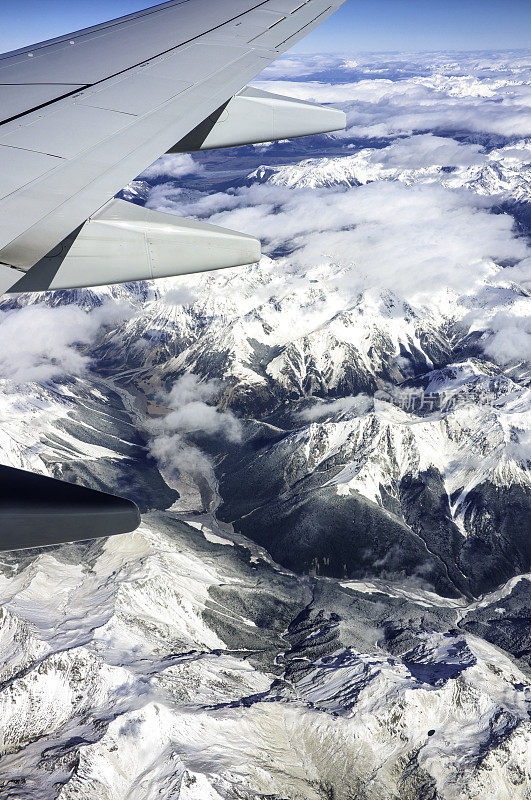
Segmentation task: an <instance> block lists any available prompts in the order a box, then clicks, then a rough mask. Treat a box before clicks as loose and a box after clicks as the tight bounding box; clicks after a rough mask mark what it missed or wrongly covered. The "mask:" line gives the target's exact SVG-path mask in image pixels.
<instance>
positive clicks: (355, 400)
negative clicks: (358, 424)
mask: <svg viewBox="0 0 531 800" xmlns="http://www.w3.org/2000/svg"><path fill="white" fill-rule="evenodd" d="M371 408H372V400H371V398H370V397H368V395H366V394H357V395H354V396H352V397H340V398H338V399H337V400H332V401H331V402H317V403H316V404H315V405H313V406H310V407H309V408H305V409H303V410H302V411H300V412H299V414H298V416H299V417H300V418H301V419H303V420H305V421H306V422H313V421H314V420H317V419H323V418H324V417H331V416H335V415H336V414H346V413H350V414H356V415H361V414H365V413H366V412H367V411H369V410H370V409H371Z"/></svg>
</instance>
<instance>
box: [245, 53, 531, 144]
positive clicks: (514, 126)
mask: <svg viewBox="0 0 531 800" xmlns="http://www.w3.org/2000/svg"><path fill="white" fill-rule="evenodd" d="M432 58H433V60H432V61H431V63H430V61H429V60H427V59H424V60H422V57H421V56H418V57H416V63H415V62H413V63H408V61H407V60H402V61H399V60H397V61H395V62H388V63H387V64H386V63H384V64H382V63H380V64H378V63H373V64H371V63H370V59H369V61H368V62H366V63H365V64H364V63H363V59H361V60H357V61H356V62H354V63H353V62H348V61H347V60H345V61H344V62H343V64H342V65H339V64H338V63H336V64H335V65H334V66H335V72H333V77H334V78H335V80H334V81H333V82H331V81H330V82H329V81H326V80H323V77H324V76H325V75H326V71H324V74H323V71H321V72H319V70H318V69H316V67H317V65H315V64H313V65H312V63H311V62H306V65H305V66H304V62H302V63H299V64H298V65H294V69H295V70H296V73H295V74H297V75H298V76H304V75H307V76H308V77H310V78H311V76H312V73H316V74H317V75H318V76H319V78H318V79H317V80H315V79H314V80H301V79H299V80H293V79H291V78H292V76H290V80H278V78H279V77H280V76H281V73H280V67H279V68H277V72H276V73H274V72H273V73H267V72H266V73H264V76H265V77H267V78H268V80H261V81H258V82H256V83H255V85H256V86H257V87H258V88H261V89H265V90H267V91H272V92H277V93H279V94H286V95H290V96H292V97H296V98H299V99H301V100H311V101H315V102H318V103H336V104H341V107H342V108H343V109H344V110H345V111H346V112H347V130H346V132H344V133H339V134H335V135H336V136H337V137H339V138H341V137H343V138H352V137H387V138H388V137H395V136H401V135H408V134H412V133H415V132H424V131H432V132H435V133H437V132H444V133H446V132H448V131H468V132H475V133H489V134H495V135H500V136H504V137H510V138H512V137H524V136H529V135H531V123H530V105H531V81H530V74H531V69H530V67H529V64H528V63H527V62H525V61H522V60H520V61H519V62H518V63H515V65H514V66H512V67H511V66H510V65H509V64H508V63H507V62H506V61H505V62H500V63H499V64H498V66H497V67H496V63H497V62H496V59H495V58H493V61H492V62H491V64H490V69H489V67H488V66H485V64H484V63H483V64H482V63H481V61H476V62H471V63H469V64H468V68H469V69H470V71H471V73H472V74H463V71H464V69H466V67H467V64H466V60H465V63H463V62H461V63H459V62H456V61H454V62H452V61H449V58H448V54H446V55H445V56H443V55H441V54H439V57H438V58H435V57H434V56H432ZM419 61H420V62H421V63H419ZM484 61H485V62H487V64H488V59H484ZM515 61H517V59H515ZM445 62H446V63H445ZM371 69H372V70H374V69H376V70H378V73H379V75H386V73H387V74H388V75H389V77H387V76H386V77H380V76H379V77H376V78H371V77H370V71H371ZM338 70H339V73H338ZM341 70H342V71H343V75H342V74H341ZM286 74H287V75H289V73H288V72H286ZM349 78H350V80H349Z"/></svg>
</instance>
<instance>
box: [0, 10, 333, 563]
mask: <svg viewBox="0 0 531 800" xmlns="http://www.w3.org/2000/svg"><path fill="white" fill-rule="evenodd" d="M343 1H344V0H262V1H261V2H258V0H173V1H172V2H168V3H162V4H161V5H157V6H153V7H152V8H148V9H146V10H145V11H141V12H139V13H136V14H130V15H129V16H126V17H122V18H121V19H117V20H113V21H111V22H107V23H105V24H103V25H97V26H95V27H92V28H87V29H85V30H82V31H78V32H76V33H72V34H68V35H67V36H61V37H60V38H58V39H53V40H51V41H47V42H42V43H41V44H36V45H34V46H32V47H26V48H23V49H22V50H17V51H15V52H12V53H6V54H5V55H3V56H0V294H2V293H3V292H5V291H8V290H11V291H17V292H18V291H42V290H45V289H49V288H51V289H55V288H70V287H82V286H97V285H101V284H109V283H116V282H123V281H131V280H140V279H145V278H156V277H163V276H170V275H179V274H184V273H187V272H196V271H202V270H207V269H218V268H221V267H230V266H237V265H239V264H248V263H252V262H254V261H257V260H258V259H259V257H260V245H259V242H258V241H257V240H256V239H253V238H252V237H251V236H246V235H245V234H241V233H236V232H234V231H227V230H224V229H223V228H219V227H216V226H213V225H206V224H204V223H201V222H197V221H192V220H183V219H179V218H177V217H175V216H173V215H171V214H161V213H157V212H153V211H150V210H148V209H145V208H140V207H139V206H136V205H133V204H131V203H127V202H124V201H122V200H116V199H113V198H114V196H115V195H116V193H117V192H119V191H120V190H121V189H122V188H123V187H124V186H125V185H126V184H127V183H128V182H129V181H131V180H132V179H133V178H135V177H136V176H137V175H138V174H139V173H141V172H142V171H143V170H144V169H145V168H146V167H148V166H149V165H150V164H152V163H153V161H155V160H156V159H157V158H158V157H159V156H160V155H161V154H162V153H164V152H167V151H171V152H190V151H195V150H201V149H208V148H216V147H231V146H235V145H241V144H247V143H251V142H262V141H270V140H274V139H278V138H287V137H291V136H304V135H308V134H311V133H320V132H327V131H332V130H338V129H340V128H344V126H345V115H344V114H343V113H342V112H340V111H336V110H334V109H329V108H322V107H320V106H316V105H315V104H312V103H304V102H301V101H297V100H292V99H290V98H286V97H280V96H278V95H273V94H269V93H267V92H262V91H259V90H257V89H252V88H250V87H246V84H247V82H248V81H249V80H251V79H252V78H254V77H255V75H257V74H258V73H259V72H260V71H261V70H262V69H263V68H264V67H265V66H267V65H268V64H269V63H271V62H272V61H273V60H274V59H275V58H276V57H277V56H278V55H279V54H280V53H282V52H284V51H285V50H287V49H288V48H289V47H291V46H292V45H293V44H295V42H296V41H298V40H299V39H300V38H301V37H302V36H304V35H305V34H306V33H308V32H309V31H311V30H312V29H313V28H315V27H316V26H317V25H318V24H319V23H320V22H322V21H323V20H324V19H326V18H327V17H328V16H329V15H330V14H332V13H333V11H335V10H336V9H337V8H338V7H339V6H340V5H342V2H343ZM138 524H139V515H138V510H137V508H136V506H135V505H134V503H132V502H130V501H127V500H123V499H122V498H117V497H113V496H111V495H107V494H103V493H101V492H96V491H94V490H89V489H84V488H82V487H78V486H73V485H69V484H66V483H63V482H61V481H55V480H53V479H51V478H45V477H43V476H38V475H31V474H29V473H26V472H22V471H20V470H14V469H12V468H10V467H0V529H1V530H0V551H2V550H10V549H13V548H17V549H18V548H27V547H35V546H39V545H50V544H56V543H60V542H64V541H75V540H80V539H89V538H96V537H101V536H109V535H112V534H116V533H123V532H127V531H131V530H134V529H135V528H136V527H137V525H138Z"/></svg>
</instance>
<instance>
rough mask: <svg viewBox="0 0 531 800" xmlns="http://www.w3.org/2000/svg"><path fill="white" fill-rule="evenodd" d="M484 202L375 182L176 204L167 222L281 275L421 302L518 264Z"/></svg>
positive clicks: (270, 189) (245, 191) (249, 192)
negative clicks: (325, 270) (230, 242)
mask: <svg viewBox="0 0 531 800" xmlns="http://www.w3.org/2000/svg"><path fill="white" fill-rule="evenodd" d="M492 202H493V201H491V200H490V199H488V198H482V197H479V196H477V195H475V194H473V193H472V192H467V191H465V190H450V189H446V188H444V187H442V186H440V185H438V184H435V183H431V184H425V185H420V184H415V185H412V186H407V185H403V184H401V183H398V182H383V181H376V182H373V183H369V184H367V185H364V186H359V187H355V188H351V189H348V190H345V189H344V188H343V187H334V188H332V189H290V188H286V187H283V186H271V185H267V184H265V185H264V184H254V185H252V186H250V187H242V188H238V189H236V190H233V191H231V192H228V193H217V194H215V195H210V196H206V197H202V198H201V199H199V200H198V201H190V202H186V201H184V202H180V203H179V202H178V203H176V204H174V205H173V209H172V210H174V211H175V213H180V214H183V215H184V216H199V217H202V218H204V217H207V218H208V219H209V221H210V222H213V223H215V224H217V225H222V226H225V227H228V228H232V229H233V230H241V231H243V232H245V233H249V234H253V235H255V236H259V237H260V238H261V239H262V242H263V244H264V250H265V252H269V253H275V252H276V253H277V254H278V252H279V251H280V252H283V251H284V252H285V253H286V258H285V262H284V263H285V268H286V269H288V270H291V271H292V272H293V271H295V272H298V273H307V272H308V271H309V270H311V269H312V268H314V267H318V266H319V265H321V264H323V263H330V262H335V263H338V264H341V265H342V266H343V267H344V270H343V272H342V273H341V277H338V279H337V280H338V282H339V283H338V284H337V285H339V284H340V283H341V284H342V285H343V286H344V287H345V288H348V290H349V291H350V292H352V291H353V290H363V289H366V288H369V287H378V288H383V289H390V290H392V291H395V292H398V293H400V294H402V295H403V296H404V297H405V298H406V299H408V300H410V301H417V302H428V301H433V299H434V298H435V297H436V296H437V295H438V294H440V293H446V292H447V291H448V290H452V291H455V292H459V293H463V292H465V293H466V292H469V291H472V289H473V288H474V286H476V285H477V284H478V283H480V282H481V281H483V280H484V279H485V278H486V277H487V276H488V275H490V274H493V273H494V272H495V266H494V264H495V262H497V261H504V260H505V261H506V260H513V261H515V262H517V261H519V260H521V259H523V258H525V257H526V256H527V255H528V253H529V250H528V247H527V245H526V243H525V241H524V240H523V239H521V238H518V237H517V236H516V235H515V232H514V230H513V224H514V223H513V219H512V217H511V216H509V215H506V214H491V213H490V211H489V209H490V206H491V204H492Z"/></svg>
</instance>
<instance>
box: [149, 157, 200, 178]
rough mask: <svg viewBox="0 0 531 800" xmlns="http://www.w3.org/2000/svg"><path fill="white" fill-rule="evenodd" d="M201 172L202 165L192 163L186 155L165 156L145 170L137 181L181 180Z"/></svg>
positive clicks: (192, 160)
mask: <svg viewBox="0 0 531 800" xmlns="http://www.w3.org/2000/svg"><path fill="white" fill-rule="evenodd" d="M202 171H203V165H202V164H200V163H199V162H197V161H194V159H193V158H192V156H191V155H189V154H188V153H176V154H174V155H172V154H169V155H168V154H166V155H164V156H161V157H160V158H159V159H157V161H155V162H154V163H153V164H152V165H151V166H150V167H148V168H147V169H145V170H144V172H143V173H142V174H141V175H139V176H138V179H139V180H150V181H152V180H156V179H157V178H183V177H184V176H185V175H194V174H197V173H200V172H202Z"/></svg>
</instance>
